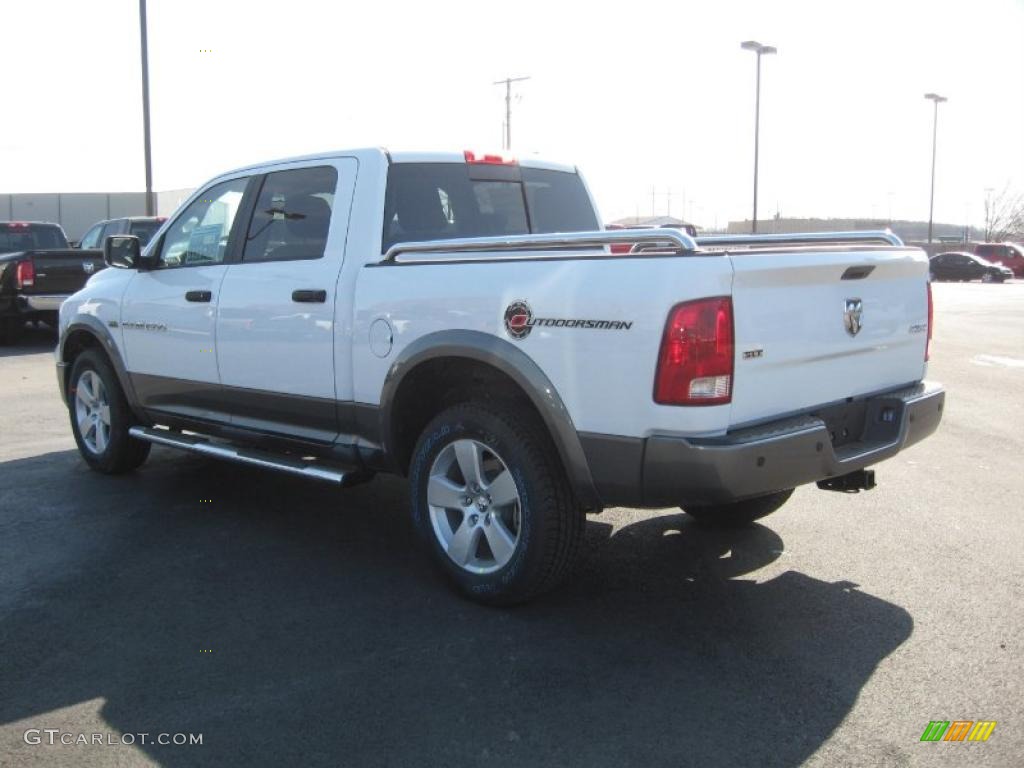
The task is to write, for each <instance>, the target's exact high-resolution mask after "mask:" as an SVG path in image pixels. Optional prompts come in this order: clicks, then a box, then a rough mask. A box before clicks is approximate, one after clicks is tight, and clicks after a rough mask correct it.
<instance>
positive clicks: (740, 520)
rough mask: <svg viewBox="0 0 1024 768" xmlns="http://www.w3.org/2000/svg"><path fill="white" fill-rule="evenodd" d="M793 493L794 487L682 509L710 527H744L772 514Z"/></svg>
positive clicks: (688, 506)
mask: <svg viewBox="0 0 1024 768" xmlns="http://www.w3.org/2000/svg"><path fill="white" fill-rule="evenodd" d="M792 495H793V489H792V488H790V489H789V490H786V491H777V492H776V493H769V494H767V495H765V496H755V497H754V498H752V499H743V501H734V502H732V503H731V504H709V505H705V506H698V505H687V506H684V507H682V510H683V511H684V512H685V513H686V514H688V515H689V516H690V517H692V518H694V519H696V520H697V522H699V523H700V524H701V525H705V526H708V527H709V528H742V527H743V526H745V525H750V524H751V523H752V522H754V521H755V520H760V519H761V518H762V517H765V516H767V515H770V514H771V513H772V512H774V511H775V510H777V509H778V508H779V507H781V506H782V505H783V504H785V503H786V502H787V501H789V497H790V496H792Z"/></svg>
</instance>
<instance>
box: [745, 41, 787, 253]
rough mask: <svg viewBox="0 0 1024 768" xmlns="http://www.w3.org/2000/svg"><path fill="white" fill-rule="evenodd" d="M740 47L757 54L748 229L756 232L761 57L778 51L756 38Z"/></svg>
mask: <svg viewBox="0 0 1024 768" xmlns="http://www.w3.org/2000/svg"><path fill="white" fill-rule="evenodd" d="M740 48H742V49H743V50H745V51H753V52H754V53H756V54H757V85H756V90H755V95H754V215H753V218H752V219H751V222H750V231H751V232H752V233H755V234H756V233H757V160H758V153H759V150H760V143H761V57H762V56H766V55H771V54H773V53H778V49H777V48H775V47H774V46H772V45H762V44H761V43H759V42H757V41H756V40H746V41H744V42H742V43H740Z"/></svg>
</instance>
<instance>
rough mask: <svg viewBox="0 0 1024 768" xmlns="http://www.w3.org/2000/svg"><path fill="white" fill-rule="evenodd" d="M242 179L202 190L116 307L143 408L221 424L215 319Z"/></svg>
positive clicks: (157, 247)
mask: <svg viewBox="0 0 1024 768" xmlns="http://www.w3.org/2000/svg"><path fill="white" fill-rule="evenodd" d="M248 181H249V179H248V178H239V179H232V180H230V181H224V182H221V183H219V184H215V185H213V186H211V187H209V188H207V189H205V190H203V192H201V193H200V194H199V195H197V196H196V198H195V199H194V200H193V201H192V203H191V204H189V205H188V207H187V208H185V210H184V211H182V212H181V213H180V214H179V215H178V216H177V217H176V218H175V219H174V221H173V222H172V223H171V225H170V227H169V228H168V229H167V231H166V232H165V233H164V235H163V236H162V237H161V238H160V240H159V242H157V243H155V244H154V245H153V249H155V253H157V254H158V256H159V264H158V266H157V267H156V268H155V269H150V270H147V271H140V272H138V273H137V274H136V275H135V276H134V277H133V278H132V281H131V282H130V283H129V285H128V288H127V290H126V291H125V295H124V299H123V301H122V305H121V331H122V334H123V338H124V349H125V356H126V364H127V367H128V370H129V372H130V375H131V378H132V384H133V386H134V388H135V391H136V394H137V395H138V397H139V400H140V402H141V404H142V405H143V407H145V408H150V409H154V410H159V411H164V412H168V413H173V414H177V415H182V416H189V417H194V418H200V419H212V420H217V421H223V420H225V419H226V417H225V416H224V415H223V412H222V409H221V408H220V407H219V405H218V390H219V387H220V377H219V375H218V372H217V353H216V343H215V342H216V333H215V332H216V317H217V303H218V299H219V293H220V287H221V282H222V281H223V279H224V274H225V272H226V270H227V265H226V264H225V260H226V259H227V258H228V255H229V254H230V253H231V251H232V248H233V246H234V244H235V237H236V234H235V232H234V230H235V229H237V227H236V226H235V223H236V214H237V212H238V210H239V207H240V206H241V203H242V197H243V195H244V193H245V189H246V185H247V183H248Z"/></svg>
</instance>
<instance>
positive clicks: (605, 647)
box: [0, 281, 1024, 768]
mask: <svg viewBox="0 0 1024 768" xmlns="http://www.w3.org/2000/svg"><path fill="white" fill-rule="evenodd" d="M935 305H936V335H935V341H934V346H933V363H932V368H931V374H930V378H934V379H936V380H939V381H942V382H943V383H945V384H946V386H947V389H948V393H949V394H948V399H947V407H946V413H945V419H944V422H943V425H942V426H941V428H940V431H939V433H938V434H937V435H936V436H934V437H933V438H932V439H930V440H929V441H926V442H925V443H923V444H921V445H920V446H917V447H916V448H914V449H912V450H910V451H908V452H907V453H905V454H903V455H900V456H898V457H896V458H895V459H892V460H890V461H888V462H886V463H884V464H882V465H880V466H878V467H877V468H876V469H877V474H878V481H879V487H878V488H877V489H876V490H874V491H871V492H870V493H866V494H859V495H842V494H835V493H825V492H822V491H818V490H816V489H813V488H803V489H800V490H798V491H797V493H796V494H795V495H794V497H793V499H792V501H791V502H790V503H789V504H788V505H787V506H786V507H784V508H783V509H782V510H781V511H779V512H778V513H776V514H775V515H772V516H771V517H769V518H766V519H765V521H764V525H757V526H755V527H752V528H750V529H748V530H745V531H742V532H738V533H732V534H722V533H713V532H708V531H705V530H702V529H699V528H697V527H696V526H694V525H693V524H691V523H690V522H689V521H688V520H687V519H686V518H685V517H684V516H683V515H681V514H679V513H678V510H675V511H674V510H670V509H669V510H658V511H642V510H626V509H615V510H609V511H606V512H605V513H604V514H601V515H595V516H592V517H591V518H590V522H589V526H588V530H587V540H586V546H585V553H584V558H583V562H582V564H581V566H580V568H579V570H578V572H577V574H576V576H575V578H574V579H573V581H572V582H571V583H570V584H568V585H567V586H566V587H565V588H563V589H561V590H560V591H558V592H557V593H555V594H553V595H551V596H549V597H546V598H544V599H542V600H539V601H538V602H536V603H534V604H531V605H528V606H524V607H521V608H518V609H515V610H507V611H500V610H493V609H485V608H480V607H477V606H475V605H473V604H470V603H468V602H465V601H463V600H461V599H459V598H458V597H456V596H455V595H454V594H453V593H451V592H450V591H448V589H447V588H446V587H445V585H444V584H443V582H442V581H441V580H440V578H439V577H438V576H437V575H435V573H434V571H433V570H432V569H431V568H430V567H429V564H428V562H427V561H426V559H425V558H424V557H423V556H421V555H420V554H419V553H418V552H417V551H416V549H415V547H414V540H413V535H412V532H411V530H410V526H409V525H408V524H407V521H406V500H405V493H406V489H405V484H404V482H402V481H400V480H397V479H393V478H377V479H376V480H374V481H373V482H372V483H369V484H367V485H364V486H360V487H357V488H353V489H350V490H348V491H344V492H338V491H335V490H333V489H330V488H327V487H321V486H319V485H314V484H309V483H307V482H305V481H302V480H297V479H291V478H288V477H284V476H280V475H276V474H263V473H260V472H258V471H256V470H251V469H248V468H242V467H238V466H234V465H228V464H221V463H216V462H214V461H212V460H205V459H201V458H198V457H191V456H184V455H180V454H178V453H175V452H171V451H168V450H164V449H155V450H154V451H153V455H152V457H151V458H150V460H149V462H148V463H147V464H146V465H145V466H144V467H143V468H142V470H141V471H139V472H137V473H135V474H133V475H130V476H125V477H120V478H109V477H102V476H99V475H96V474H93V473H92V472H90V471H88V470H87V469H86V468H85V466H84V465H83V464H82V463H81V462H80V461H79V460H78V457H77V453H76V452H75V450H74V443H73V440H72V438H71V434H70V431H69V429H68V426H67V417H66V414H65V412H64V410H63V408H62V406H61V404H60V402H59V400H58V397H57V391H56V384H55V379H54V372H53V365H52V357H51V348H52V345H53V343H54V340H53V337H52V335H50V334H49V333H47V332H45V331H42V330H38V331H32V332H30V333H29V334H28V336H27V337H26V339H25V340H24V341H23V342H22V343H21V344H20V345H19V346H18V347H15V348H3V349H0V391H2V393H3V398H4V406H3V408H2V409H0V435H2V436H3V439H2V441H0V764H3V765H19V766H36V765H39V766H42V765H76V766H89V765H107V764H115V763H116V764H118V765H135V764H157V765H168V766H177V765H195V764H205V765H220V766H228V765H239V766H250V765H293V764H294V765H343V766H377V765H388V766H406V765H409V766H449V765H465V766H472V765H488V766H494V765H509V766H534V765H536V766H562V765H566V766H568V765H571V766H577V765H578V766H629V765H636V766H645V768H649V767H650V766H684V765H700V766H709V765H715V766H717V765H737V766H775V765H778V766H791V765H803V764H806V765H812V766H836V765H851V766H852V765H858V766H862V765H872V766H905V765H913V766H917V765H921V766H924V765H928V766H931V765H948V766H965V765H985V766H1019V765H1022V764H1024V703H1022V702H1024V690H1022V689H1024V650H1022V628H1024V610H1022V598H1024V520H1022V503H1021V499H1022V497H1024V437H1022V433H1024V429H1022V428H1024V397H1022V393H1024V283H1021V282H1019V281H1018V282H1015V283H1011V284H1006V285H982V284H962V285H961V284H938V285H936V286H935ZM930 720H951V721H952V720H995V721H997V723H998V725H997V726H996V728H995V730H994V732H993V733H992V736H991V737H990V739H989V740H988V741H987V742H985V743H966V742H965V743H943V742H940V743H922V742H920V741H919V739H920V737H921V734H922V732H923V731H924V729H925V726H926V725H927V724H928V722H929V721H930ZM31 728H38V729H45V728H50V729H60V730H61V731H62V732H72V733H75V734H77V733H87V734H91V733H96V732H99V733H104V734H106V733H133V734H139V733H148V734H151V736H152V737H154V738H155V735H156V734H158V733H161V732H166V733H172V734H173V733H178V732H184V733H193V734H198V733H201V734H202V735H203V743H202V745H194V746H173V745H168V746H158V745H153V744H146V745H139V744H136V745H133V746H124V745H117V746H107V745H102V746H101V745H89V746H84V745H72V746H61V745H54V746H48V745H46V744H43V745H30V744H26V743H25V741H24V738H23V734H24V733H25V731H26V730H27V729H31Z"/></svg>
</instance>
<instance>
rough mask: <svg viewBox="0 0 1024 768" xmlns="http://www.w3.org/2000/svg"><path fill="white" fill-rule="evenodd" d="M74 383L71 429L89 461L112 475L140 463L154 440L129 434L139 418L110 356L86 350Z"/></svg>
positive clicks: (70, 400) (77, 365)
mask: <svg viewBox="0 0 1024 768" xmlns="http://www.w3.org/2000/svg"><path fill="white" fill-rule="evenodd" d="M70 384H71V386H70V388H69V390H68V412H69V414H70V416H71V431H72V432H73V433H74V435H75V442H76V443H77V444H78V452H79V453H80V454H81V455H82V458H83V459H85V463H86V464H88V465H89V467H90V468H92V469H95V470H96V471H97V472H103V473H104V474H108V475H116V474H120V473H122V472H130V471H131V470H133V469H135V468H136V467H138V466H140V465H141V464H142V462H144V461H145V460H146V457H147V456H149V449H150V444H149V443H147V442H144V441H142V440H136V439H135V438H134V437H132V436H131V435H129V434H128V430H129V429H130V428H131V427H132V426H134V425H135V423H136V422H135V419H134V417H133V416H132V412H131V409H130V408H129V407H128V401H127V400H126V399H125V397H124V393H123V392H122V391H121V385H120V383H119V382H118V380H117V374H115V373H114V370H113V368H111V367H110V363H108V362H107V359H106V358H105V357H104V356H103V355H102V354H101V353H100V352H96V351H94V350H87V351H85V352H83V353H82V354H81V355H79V356H78V357H77V358H76V359H75V364H74V365H73V366H72V368H71V380H70Z"/></svg>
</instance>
